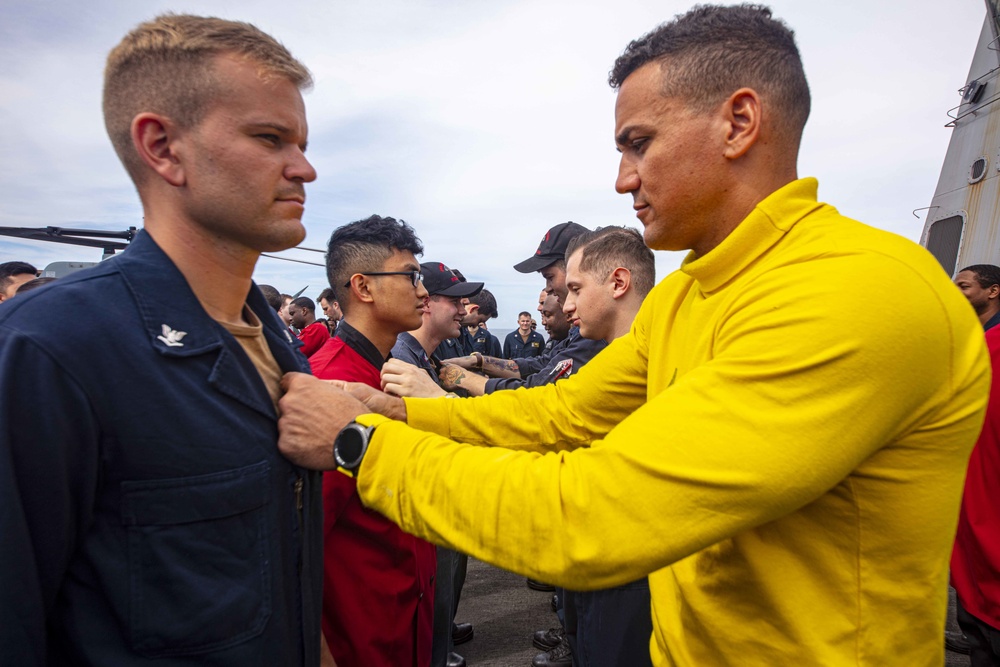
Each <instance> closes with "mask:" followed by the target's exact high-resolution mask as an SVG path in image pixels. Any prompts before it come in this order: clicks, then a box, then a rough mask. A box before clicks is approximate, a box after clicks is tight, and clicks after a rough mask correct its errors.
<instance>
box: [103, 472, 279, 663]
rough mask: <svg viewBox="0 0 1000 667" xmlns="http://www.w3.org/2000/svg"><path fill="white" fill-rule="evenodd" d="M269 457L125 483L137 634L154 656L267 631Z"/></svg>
mask: <svg viewBox="0 0 1000 667" xmlns="http://www.w3.org/2000/svg"><path fill="white" fill-rule="evenodd" d="M268 468H269V466H268V464H267V462H266V461H263V462H261V463H257V464H254V465H251V466H246V467H244V468H238V469H235V470H227V471H225V472H219V473H213V474H210V475H199V476H197V477H184V478H176V479H163V480H152V481H141V482H140V481H135V482H122V486H121V488H122V523H123V524H124V525H125V527H126V530H127V533H128V567H129V571H128V577H129V604H130V608H129V626H130V628H129V631H130V637H131V641H132V647H133V649H135V650H136V651H138V652H139V653H142V654H143V655H146V656H148V657H160V656H169V655H185V654H193V653H202V652H206V651H211V650H215V649H221V648H225V647H227V646H233V645H235V644H239V643H241V642H243V641H246V640H247V639H249V638H251V637H254V636H256V635H258V634H260V633H261V632H262V631H263V630H264V626H265V625H266V623H267V620H268V617H269V616H270V615H271V586H270V576H271V575H270V572H269V570H268V553H269V550H268V530H267V525H266V518H267V515H266V511H265V506H266V505H267V503H268Z"/></svg>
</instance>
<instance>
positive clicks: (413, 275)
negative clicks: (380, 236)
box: [344, 271, 424, 287]
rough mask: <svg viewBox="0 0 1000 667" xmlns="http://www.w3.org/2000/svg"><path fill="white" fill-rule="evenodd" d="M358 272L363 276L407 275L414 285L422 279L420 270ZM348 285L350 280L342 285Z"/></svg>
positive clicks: (422, 275)
mask: <svg viewBox="0 0 1000 667" xmlns="http://www.w3.org/2000/svg"><path fill="white" fill-rule="evenodd" d="M358 273H360V274H361V275H363V276H409V277H410V282H411V283H412V284H413V286H414V287H416V286H417V285H418V284H419V283H421V282H423V280H424V274H422V273H420V271H359V272H358ZM350 286H351V281H350V280H348V281H347V282H346V283H344V287H350Z"/></svg>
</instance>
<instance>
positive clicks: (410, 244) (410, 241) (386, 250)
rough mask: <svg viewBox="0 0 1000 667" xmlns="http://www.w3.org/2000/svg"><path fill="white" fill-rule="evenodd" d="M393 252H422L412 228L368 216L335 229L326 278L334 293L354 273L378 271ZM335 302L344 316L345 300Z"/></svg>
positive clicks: (327, 258)
mask: <svg viewBox="0 0 1000 667" xmlns="http://www.w3.org/2000/svg"><path fill="white" fill-rule="evenodd" d="M393 250H409V251H410V252H412V253H413V254H414V255H421V254H423V252H424V246H423V245H422V244H421V243H420V239H418V238H417V235H416V232H414V231H413V227H410V226H409V225H408V224H406V223H405V222H404V221H402V220H396V219H395V218H389V217H385V218H383V217H382V216H380V215H372V216H369V217H367V218H365V219H364V220H357V221H355V222H351V223H348V224H346V225H344V226H343V227H338V228H337V229H335V230H334V232H333V234H332V235H331V236H330V243H329V244H328V245H327V250H326V276H327V278H328V279H329V281H330V285H331V286H332V287H333V291H334V294H338V293H339V290H342V289H343V285H344V283H346V282H347V281H349V280H350V279H351V276H353V275H354V274H355V273H364V272H365V271H375V270H378V268H379V267H381V266H382V265H383V264H384V263H385V260H387V259H389V257H391V256H392V252H393ZM337 302H338V303H339V304H340V309H341V310H342V311H343V312H345V313H346V312H347V308H349V304H348V303H347V300H346V299H337Z"/></svg>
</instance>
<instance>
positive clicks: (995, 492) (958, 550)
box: [951, 326, 1000, 629]
mask: <svg viewBox="0 0 1000 667" xmlns="http://www.w3.org/2000/svg"><path fill="white" fill-rule="evenodd" d="M986 346H987V347H988V348H989V350H990V361H991V363H992V366H993V383H992V384H991V385H990V401H989V404H988V405H987V407H986V422H985V423H984V424H983V430H982V432H981V433H980V434H979V440H977V441H976V447H975V449H973V450H972V457H971V458H970V459H969V470H968V472H967V473H966V477H965V493H964V495H963V496H962V511H961V513H960V514H959V517H958V534H957V535H956V536H955V548H954V550H953V551H952V554H951V581H952V586H954V587H955V592H956V593H958V599H959V600H961V602H962V606H963V607H965V609H966V610H967V611H968V612H969V613H970V614H972V615H973V616H975V617H976V618H978V619H979V620H981V621H983V622H984V623H988V624H989V625H992V626H993V627H994V628H997V629H1000V501H998V497H1000V381H998V377H1000V326H998V327H993V328H992V329H990V330H989V331H987V332H986Z"/></svg>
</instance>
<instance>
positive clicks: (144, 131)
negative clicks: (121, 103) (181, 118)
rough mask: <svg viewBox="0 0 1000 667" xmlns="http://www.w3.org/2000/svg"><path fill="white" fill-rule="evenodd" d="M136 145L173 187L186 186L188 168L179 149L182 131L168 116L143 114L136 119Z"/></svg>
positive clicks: (140, 152)
mask: <svg viewBox="0 0 1000 667" xmlns="http://www.w3.org/2000/svg"><path fill="white" fill-rule="evenodd" d="M131 131H132V145H133V146H134V147H135V150H136V151H137V152H138V153H139V157H140V158H141V159H142V161H143V162H144V163H145V164H146V165H147V166H148V167H149V168H150V169H152V170H153V171H154V172H156V173H157V175H159V176H160V178H162V179H163V180H165V181H166V182H167V183H169V184H170V185H173V186H175V187H179V186H182V185H184V183H185V175H184V167H183V165H182V164H181V160H180V156H179V153H178V150H177V144H178V142H179V140H180V134H181V132H180V129H179V128H178V127H177V125H176V124H175V123H174V122H173V121H171V120H170V119H169V118H167V117H166V116H162V115H160V114H155V113H149V112H147V113H141V114H139V115H138V116H136V117H135V118H133V119H132V127H131Z"/></svg>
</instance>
